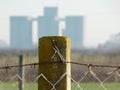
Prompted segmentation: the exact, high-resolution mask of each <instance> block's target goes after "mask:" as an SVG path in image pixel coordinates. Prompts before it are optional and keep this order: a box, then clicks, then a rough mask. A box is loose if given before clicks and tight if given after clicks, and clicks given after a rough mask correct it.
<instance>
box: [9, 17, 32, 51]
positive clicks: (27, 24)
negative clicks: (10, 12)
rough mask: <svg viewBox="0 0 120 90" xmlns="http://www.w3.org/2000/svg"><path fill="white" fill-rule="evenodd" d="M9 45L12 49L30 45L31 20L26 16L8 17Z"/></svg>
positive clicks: (29, 46)
mask: <svg viewBox="0 0 120 90" xmlns="http://www.w3.org/2000/svg"><path fill="white" fill-rule="evenodd" d="M10 46H11V48H14V49H28V48H31V47H32V21H31V20H29V18H28V17H26V16H11V17H10Z"/></svg>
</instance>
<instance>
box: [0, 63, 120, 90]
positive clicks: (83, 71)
mask: <svg viewBox="0 0 120 90" xmlns="http://www.w3.org/2000/svg"><path fill="white" fill-rule="evenodd" d="M46 63H48V62H46ZM46 63H30V64H24V65H22V66H23V67H24V69H25V74H24V76H25V81H24V90H37V89H38V79H39V78H43V79H44V80H46V81H47V83H49V84H50V85H51V89H50V90H56V85H57V84H58V83H59V82H60V81H61V80H62V79H63V78H64V77H65V76H67V77H68V78H70V79H71V81H72V87H71V88H72V90H119V89H120V85H119V81H120V71H119V69H120V67H119V66H112V65H96V64H85V63H79V62H66V63H71V65H72V76H70V75H69V74H67V72H66V73H64V74H63V75H61V76H60V77H59V79H58V80H57V81H56V82H55V83H52V82H51V81H49V79H48V78H47V77H46V76H45V75H44V74H42V73H41V74H39V75H38V65H44V64H46ZM54 63H57V62H54ZM54 63H49V64H54ZM19 67H20V66H19V65H13V66H9V65H6V66H2V67H0V89H1V90H19V81H20V80H21V81H22V80H23V79H22V78H21V77H20V75H19V71H18V70H19Z"/></svg>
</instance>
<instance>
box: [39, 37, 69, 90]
mask: <svg viewBox="0 0 120 90" xmlns="http://www.w3.org/2000/svg"><path fill="white" fill-rule="evenodd" d="M54 44H55V46H54ZM56 46H57V48H58V51H59V52H60V54H61V55H62V57H64V60H66V61H70V59H71V49H70V39H69V38H67V37H60V36H52V37H43V38H41V39H39V62H40V63H41V62H62V60H61V57H60V56H59V55H58V54H57V53H56V54H55V47H56ZM41 73H42V74H43V75H44V76H45V77H46V78H47V79H48V80H49V81H50V82H49V81H48V80H45V79H44V78H43V77H40V78H39V80H38V90H51V89H52V90H54V86H55V90H71V79H70V78H69V77H68V76H67V75H65V76H64V77H63V79H61V80H60V78H61V76H62V75H64V74H65V73H67V74H68V75H70V76H71V66H70V64H66V63H54V64H44V65H39V69H38V74H39V75H40V74H41ZM59 80H60V81H59ZM57 82H58V83H57ZM50 83H52V84H53V85H51V84H50ZM55 83H56V84H55Z"/></svg>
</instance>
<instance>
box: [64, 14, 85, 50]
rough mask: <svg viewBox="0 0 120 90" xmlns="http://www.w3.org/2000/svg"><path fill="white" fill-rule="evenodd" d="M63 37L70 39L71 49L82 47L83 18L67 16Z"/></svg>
mask: <svg viewBox="0 0 120 90" xmlns="http://www.w3.org/2000/svg"><path fill="white" fill-rule="evenodd" d="M65 22H66V29H65V31H64V35H65V36H68V37H70V38H71V42H72V43H71V44H72V45H71V46H72V48H82V47H83V16H67V17H66V19H65Z"/></svg>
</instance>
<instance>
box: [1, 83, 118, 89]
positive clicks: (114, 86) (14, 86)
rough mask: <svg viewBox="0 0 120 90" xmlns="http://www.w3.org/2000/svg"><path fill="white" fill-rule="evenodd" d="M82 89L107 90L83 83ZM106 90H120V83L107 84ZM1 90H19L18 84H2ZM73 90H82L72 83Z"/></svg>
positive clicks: (34, 85) (96, 84) (34, 86)
mask: <svg viewBox="0 0 120 90" xmlns="http://www.w3.org/2000/svg"><path fill="white" fill-rule="evenodd" d="M80 86H81V88H82V89H83V90H105V89H103V88H102V87H101V86H100V83H81V84H80ZM104 86H105V88H106V90H120V83H105V84H104ZM0 90H18V84H17V83H12V84H11V83H4V84H0ZM24 90H38V88H37V84H33V83H28V84H25V89H24ZM71 90H81V89H80V88H78V87H77V85H76V84H74V83H72V89H71Z"/></svg>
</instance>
